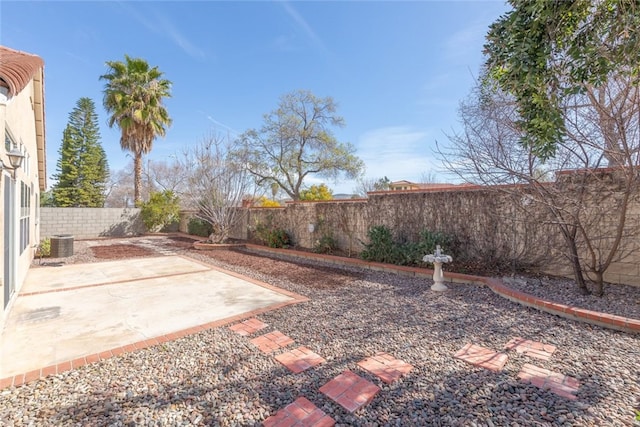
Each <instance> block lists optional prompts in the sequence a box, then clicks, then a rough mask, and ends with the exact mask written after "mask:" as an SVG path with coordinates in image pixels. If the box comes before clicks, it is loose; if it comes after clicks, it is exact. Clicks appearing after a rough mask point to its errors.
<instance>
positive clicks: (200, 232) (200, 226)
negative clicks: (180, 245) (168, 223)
mask: <svg viewBox="0 0 640 427" xmlns="http://www.w3.org/2000/svg"><path fill="white" fill-rule="evenodd" d="M187 233H189V234H191V235H193V236H200V237H209V236H210V235H211V233H213V227H212V226H211V224H209V223H208V222H207V221H204V220H202V219H200V218H191V219H190V220H189V223H188V224H187Z"/></svg>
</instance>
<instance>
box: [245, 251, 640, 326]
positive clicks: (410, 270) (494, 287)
mask: <svg viewBox="0 0 640 427" xmlns="http://www.w3.org/2000/svg"><path fill="white" fill-rule="evenodd" d="M244 248H245V250H246V251H248V252H253V253H263V254H264V253H266V254H271V255H277V256H283V257H290V258H303V259H309V260H318V261H324V262H327V263H331V264H337V265H344V266H352V267H360V268H365V269H369V270H376V271H384V272H388V273H395V274H400V275H405V276H413V277H424V278H425V279H431V278H432V277H433V270H429V269H426V268H419V267H407V266H398V265H393V264H383V263H377V262H369V261H364V260H361V259H356V258H345V257H340V256H335V255H325V254H316V253H312V252H302V251H297V250H295V249H276V248H269V247H266V246H260V245H255V244H250V243H247V244H245V245H244ZM444 280H445V282H450V283H469V284H475V285H481V286H487V287H488V288H489V289H491V291H493V292H494V293H495V294H497V295H499V296H501V297H503V298H506V299H508V300H510V301H513V302H516V303H519V304H521V305H524V306H527V307H531V308H534V309H536V310H540V311H544V312H546V313H550V314H554V315H556V316H560V317H563V318H566V319H571V320H577V321H580V322H585V323H590V324H593V325H598V326H602V327H604V328H609V329H615V330H618V331H623V332H628V333H633V334H640V319H633V318H629V317H622V316H616V315H613V314H608V313H601V312H597V311H593V310H587V309H583V308H578V307H572V306H569V305H565V304H560V303H556V302H553V301H549V300H545V299H542V298H538V297H536V296H533V295H530V294H527V293H524V292H521V291H519V290H516V289H512V288H510V287H509V286H507V285H505V284H504V282H503V281H502V280H500V279H496V278H490V277H482V276H473V275H470V274H461V273H452V272H447V273H446V274H445V276H444Z"/></svg>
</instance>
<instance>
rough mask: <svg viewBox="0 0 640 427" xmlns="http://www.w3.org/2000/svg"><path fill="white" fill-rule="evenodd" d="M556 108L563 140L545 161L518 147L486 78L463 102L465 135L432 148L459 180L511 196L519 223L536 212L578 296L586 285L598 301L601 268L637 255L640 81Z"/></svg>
mask: <svg viewBox="0 0 640 427" xmlns="http://www.w3.org/2000/svg"><path fill="white" fill-rule="evenodd" d="M561 105H562V107H563V108H562V114H563V118H564V120H565V123H566V136H565V138H564V139H563V140H562V141H560V142H559V143H558V146H557V151H556V155H555V156H554V157H553V158H551V159H549V160H547V161H546V162H542V161H541V159H540V158H539V157H538V156H537V155H536V154H535V153H534V150H532V149H531V148H527V147H525V146H523V145H522V144H521V143H520V142H521V140H522V136H523V135H522V133H521V132H522V131H521V129H520V128H519V127H518V124H517V123H518V121H519V117H518V115H517V111H516V108H515V103H514V102H513V100H512V99H511V98H510V97H509V96H508V95H506V94H504V93H502V92H500V91H499V90H497V89H496V87H495V86H491V84H490V83H487V82H485V84H484V85H479V86H478V87H477V88H476V89H475V91H474V92H473V94H472V96H471V97H470V99H469V100H468V101H466V102H463V103H462V104H461V107H460V118H461V121H462V125H463V129H464V131H463V132H459V133H454V134H453V135H449V139H450V141H451V144H452V146H451V147H449V148H447V149H441V148H438V151H439V153H440V156H441V158H442V160H443V161H444V163H445V165H446V166H447V168H448V169H449V170H450V171H453V172H454V173H455V174H457V175H458V176H460V177H462V178H463V179H464V180H465V181H467V182H471V183H478V184H483V185H491V186H493V188H495V189H496V191H500V192H501V193H504V194H508V195H510V196H511V197H513V199H512V200H513V201H514V206H516V207H517V206H519V207H520V208H523V209H527V210H528V211H529V212H525V214H524V215H521V218H523V219H524V220H525V221H526V220H528V221H531V220H532V219H533V218H535V219H533V220H534V221H540V218H539V217H535V216H534V215H531V210H532V209H535V208H536V207H537V208H542V209H543V211H544V212H546V220H545V221H546V223H547V224H549V225H552V226H553V227H555V229H556V230H559V232H560V234H561V236H562V240H563V242H564V249H563V250H562V251H561V252H562V254H563V255H564V256H565V257H566V258H567V259H568V261H569V263H570V265H571V266H572V269H573V275H574V278H575V280H576V284H577V286H578V288H579V289H580V291H581V292H582V293H584V294H588V293H590V289H589V288H588V286H587V280H590V281H592V282H593V283H594V284H595V287H594V290H593V292H594V293H595V294H596V295H599V296H601V295H603V292H604V274H605V272H606V271H607V269H608V268H609V267H610V266H611V264H612V263H613V262H615V261H620V260H622V259H624V258H625V257H627V256H628V255H629V254H630V253H631V252H632V251H633V250H635V249H637V248H635V247H630V245H629V242H631V241H633V239H631V237H632V236H634V235H635V234H637V233H638V228H639V224H638V220H637V218H634V217H630V215H629V209H630V206H631V204H632V203H633V201H634V200H635V201H636V202H637V201H638V194H639V191H640V178H639V176H640V175H639V172H640V166H639V165H640V162H639V157H638V156H639V152H638V150H639V148H640V134H639V132H640V121H639V120H640V98H639V92H638V85H637V81H631V80H629V79H628V78H622V77H611V78H610V79H609V80H608V82H607V83H606V84H605V85H603V86H601V87H599V88H594V87H585V91H584V93H583V94H577V95H572V96H568V97H566V98H565V99H564V100H563V101H562V104H561ZM505 184H506V185H505ZM520 201H525V202H526V203H520ZM623 241H625V242H627V244H626V245H623V244H622V242H623ZM549 254H551V252H549Z"/></svg>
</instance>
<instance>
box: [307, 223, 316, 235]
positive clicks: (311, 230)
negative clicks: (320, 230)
mask: <svg viewBox="0 0 640 427" xmlns="http://www.w3.org/2000/svg"><path fill="white" fill-rule="evenodd" d="M307 230H309V233H313V232H314V231H316V226H315V225H313V224H311V223H309V225H307Z"/></svg>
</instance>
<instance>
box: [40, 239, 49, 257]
mask: <svg viewBox="0 0 640 427" xmlns="http://www.w3.org/2000/svg"><path fill="white" fill-rule="evenodd" d="M38 252H39V254H40V256H44V257H48V256H51V239H49V238H48V237H45V238H44V239H42V240H41V241H40V244H39V245H38Z"/></svg>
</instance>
